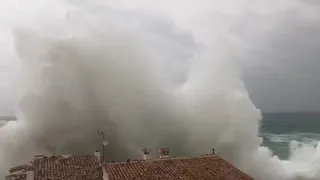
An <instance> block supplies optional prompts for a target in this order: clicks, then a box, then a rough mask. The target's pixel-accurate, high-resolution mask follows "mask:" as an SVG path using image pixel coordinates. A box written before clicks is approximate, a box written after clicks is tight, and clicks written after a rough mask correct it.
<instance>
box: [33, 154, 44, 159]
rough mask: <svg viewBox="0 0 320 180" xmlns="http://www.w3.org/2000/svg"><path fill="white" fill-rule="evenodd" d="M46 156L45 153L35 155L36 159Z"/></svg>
mask: <svg viewBox="0 0 320 180" xmlns="http://www.w3.org/2000/svg"><path fill="white" fill-rule="evenodd" d="M43 158H44V155H43V154H40V155H35V156H34V159H35V160H36V159H43Z"/></svg>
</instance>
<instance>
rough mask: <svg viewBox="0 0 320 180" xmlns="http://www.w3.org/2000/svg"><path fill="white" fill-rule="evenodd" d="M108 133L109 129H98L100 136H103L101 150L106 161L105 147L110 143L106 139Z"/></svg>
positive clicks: (102, 159)
mask: <svg viewBox="0 0 320 180" xmlns="http://www.w3.org/2000/svg"><path fill="white" fill-rule="evenodd" d="M106 134H107V130H103V131H101V130H100V129H98V136H99V137H100V138H101V146H102V152H101V161H102V162H104V161H105V158H104V147H105V146H107V145H108V141H106V139H105V137H106Z"/></svg>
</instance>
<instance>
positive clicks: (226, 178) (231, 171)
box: [104, 155, 253, 180]
mask: <svg viewBox="0 0 320 180" xmlns="http://www.w3.org/2000/svg"><path fill="white" fill-rule="evenodd" d="M104 168H105V170H106V172H107V173H108V176H109V180H128V179H130V180H133V179H134V180H178V179H179V180H253V178H251V177H249V176H248V175H246V174H245V173H243V172H241V171H240V170H239V169H237V168H235V167H234V166H232V165H231V164H229V163H228V162H226V161H225V160H223V159H222V158H220V157H218V156H215V155H208V156H200V157H191V158H169V159H155V160H144V161H131V162H122V163H105V164H104Z"/></svg>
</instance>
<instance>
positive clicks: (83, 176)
mask: <svg viewBox="0 0 320 180" xmlns="http://www.w3.org/2000/svg"><path fill="white" fill-rule="evenodd" d="M102 176H103V173H102V169H101V166H100V164H99V162H98V160H97V158H96V157H94V156H72V157H68V158H64V157H61V156H59V157H50V158H43V159H38V160H35V161H34V180H44V179H57V180H58V179H59V180H102Z"/></svg>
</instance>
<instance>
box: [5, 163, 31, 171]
mask: <svg viewBox="0 0 320 180" xmlns="http://www.w3.org/2000/svg"><path fill="white" fill-rule="evenodd" d="M22 170H25V171H29V170H30V171H31V170H33V166H32V165H29V164H24V165H20V166H16V167H13V168H11V169H10V170H9V172H10V173H13V172H16V171H22Z"/></svg>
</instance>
